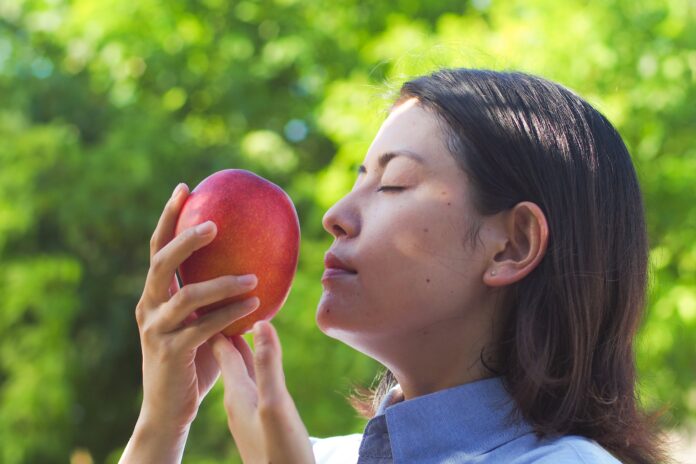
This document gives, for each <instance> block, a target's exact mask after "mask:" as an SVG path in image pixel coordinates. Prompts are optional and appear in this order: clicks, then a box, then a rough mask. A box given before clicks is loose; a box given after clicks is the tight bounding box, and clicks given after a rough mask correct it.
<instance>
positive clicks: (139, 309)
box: [135, 300, 145, 326]
mask: <svg viewBox="0 0 696 464" xmlns="http://www.w3.org/2000/svg"><path fill="white" fill-rule="evenodd" d="M144 305H145V304H144V303H143V300H140V301H138V304H137V305H135V321H136V322H137V323H138V326H142V325H143V323H144V322H145V314H144V313H145V308H144Z"/></svg>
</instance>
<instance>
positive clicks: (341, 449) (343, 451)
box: [309, 433, 362, 464]
mask: <svg viewBox="0 0 696 464" xmlns="http://www.w3.org/2000/svg"><path fill="white" fill-rule="evenodd" d="M309 441H310V442H311V444H312V451H313V452H314V459H315V461H316V463H317V464H322V463H331V464H343V463H346V464H355V463H356V462H357V461H358V450H359V449H360V442H361V441H362V434H361V433H354V434H351V435H340V436H337V437H328V438H317V437H309Z"/></svg>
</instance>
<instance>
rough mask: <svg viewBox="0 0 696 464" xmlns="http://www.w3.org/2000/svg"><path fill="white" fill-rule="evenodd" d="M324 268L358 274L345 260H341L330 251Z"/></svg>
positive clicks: (326, 256) (325, 259)
mask: <svg viewBox="0 0 696 464" xmlns="http://www.w3.org/2000/svg"><path fill="white" fill-rule="evenodd" d="M324 266H326V268H327V269H328V268H334V269H343V270H346V271H348V272H353V273H355V272H357V271H356V270H355V269H353V267H352V266H351V265H350V263H349V262H347V261H346V260H344V259H341V258H339V257H338V256H336V255H335V254H334V253H333V252H331V251H329V252H328V253H326V255H324Z"/></svg>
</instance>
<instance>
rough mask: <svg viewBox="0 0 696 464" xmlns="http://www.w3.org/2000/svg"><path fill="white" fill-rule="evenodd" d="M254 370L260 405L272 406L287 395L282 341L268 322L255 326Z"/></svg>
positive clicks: (261, 322)
mask: <svg viewBox="0 0 696 464" xmlns="http://www.w3.org/2000/svg"><path fill="white" fill-rule="evenodd" d="M253 330H254V351H255V353H254V370H255V372H256V385H257V386H258V390H259V405H260V406H261V405H262V404H264V403H267V404H269V405H271V406H273V405H275V403H276V402H279V401H282V400H284V399H285V396H286V395H287V388H286V387H285V374H283V363H282V359H281V352H280V341H279V340H278V335H277V333H276V331H275V329H274V328H273V326H272V325H271V324H270V323H269V322H267V321H263V320H261V321H258V322H256V324H254V329H253Z"/></svg>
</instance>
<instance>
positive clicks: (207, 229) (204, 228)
mask: <svg viewBox="0 0 696 464" xmlns="http://www.w3.org/2000/svg"><path fill="white" fill-rule="evenodd" d="M214 229H215V224H213V221H206V222H204V223H203V224H198V225H197V226H196V233H197V234H198V235H208V234H210V233H212V232H213V230H214Z"/></svg>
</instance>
